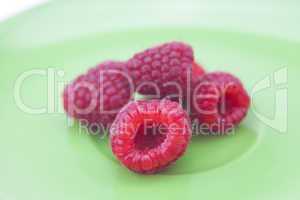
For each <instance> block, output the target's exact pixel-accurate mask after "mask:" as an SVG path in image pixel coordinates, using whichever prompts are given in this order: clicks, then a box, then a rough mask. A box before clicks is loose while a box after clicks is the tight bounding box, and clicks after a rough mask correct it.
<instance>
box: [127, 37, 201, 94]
mask: <svg viewBox="0 0 300 200" xmlns="http://www.w3.org/2000/svg"><path fill="white" fill-rule="evenodd" d="M193 63H194V55H193V49H192V48H191V47H190V46H189V45H187V44H184V43H181V42H170V43H165V44H162V45H160V46H157V47H153V48H150V49H147V50H145V51H143V52H141V53H138V54H136V55H134V56H133V58H131V59H130V60H129V61H128V63H127V68H128V71H129V74H130V75H131V77H132V78H133V81H134V83H135V86H136V88H137V91H138V92H139V93H141V94H144V95H156V97H158V98H163V97H166V96H172V97H178V96H179V97H184V96H185V95H186V89H187V81H188V73H189V72H190V70H191V69H192V66H193ZM198 72H200V71H199V70H198ZM198 72H197V73H198Z"/></svg>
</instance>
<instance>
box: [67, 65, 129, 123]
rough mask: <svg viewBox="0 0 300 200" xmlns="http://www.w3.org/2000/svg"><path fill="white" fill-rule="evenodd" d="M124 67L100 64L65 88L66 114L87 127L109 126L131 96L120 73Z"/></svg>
mask: <svg viewBox="0 0 300 200" xmlns="http://www.w3.org/2000/svg"><path fill="white" fill-rule="evenodd" d="M124 65H125V64H124V63H121V62H113V61H108V62H104V63H101V64H99V65H98V66H96V67H94V68H92V69H90V70H89V71H88V72H87V73H86V74H83V75H80V76H79V77H77V78H76V79H75V80H74V81H73V82H72V83H71V84H69V85H67V86H66V88H65V90H64V93H63V102H64V109H65V111H66V112H67V114H68V115H69V116H71V117H73V118H75V119H78V120H86V121H87V123H88V124H90V125H98V126H99V125H101V127H100V128H106V127H109V125H110V124H111V123H112V122H113V120H114V118H115V116H116V114H117V113H118V111H119V110H120V109H121V108H122V107H123V106H124V105H126V104H127V103H128V101H129V100H130V98H131V94H132V91H131V90H130V84H129V81H128V80H129V79H128V78H127V77H126V74H124V73H123V70H124Z"/></svg>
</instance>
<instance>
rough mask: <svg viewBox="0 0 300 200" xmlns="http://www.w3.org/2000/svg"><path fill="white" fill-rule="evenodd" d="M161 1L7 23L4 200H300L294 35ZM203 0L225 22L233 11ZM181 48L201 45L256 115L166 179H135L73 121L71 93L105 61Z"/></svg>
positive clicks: (59, 9)
mask: <svg viewBox="0 0 300 200" xmlns="http://www.w3.org/2000/svg"><path fill="white" fill-rule="evenodd" d="M172 2H173V1H172ZM183 2H185V3H183ZM156 3H158V1H157V2H156ZM156 3H155V2H152V3H150V2H148V3H146V2H133V1H131V0H125V1H122V2H120V3H118V2H116V1H110V2H105V1H89V4H87V3H84V2H83V1H82V2H79V1H76V2H72V3H70V2H68V1H57V2H53V3H50V4H47V5H44V6H41V7H39V8H36V9H34V10H32V11H29V12H26V13H23V14H22V15H20V16H17V17H15V18H13V19H10V20H8V21H6V22H4V23H2V24H1V25H0V66H1V67H0V96H1V98H0V105H1V107H0V110H1V111H0V125H1V137H0V199H1V200H2V199H3V200H15V199H23V200H35V199H36V200H40V199H43V200H53V199H72V200H75V199H78V200H79V199H80V200H81V199H89V200H93V199H95V200H96V199H107V200H111V199H151V200H153V199H180V200H182V199H209V200H214V199H234V200H236V199H237V200H239V199H241V200H242V199H243V200H248V199H249V200H252V199H272V200H279V199H299V198H300V190H299V188H300V173H299V168H300V160H299V141H300V134H299V131H298V126H297V120H298V119H299V118H298V116H299V115H300V112H299V106H300V105H299V99H298V98H299V85H300V80H299V75H300V73H299V72H300V69H299V65H300V60H299V52H300V45H299V43H298V42H295V41H293V40H292V39H278V38H288V37H287V36H288V35H292V34H286V35H285V34H284V33H292V31H290V32H289V30H287V31H282V32H275V33H274V37H272V36H271V34H267V32H268V31H266V30H267V29H266V27H265V26H263V22H262V21H260V20H257V18H256V17H255V16H254V18H253V20H250V21H251V22H252V23H257V25H253V27H252V29H253V33H249V32H248V33H245V32H241V31H239V30H241V29H242V28H243V27H247V24H245V23H244V21H243V20H241V19H239V20H237V19H233V18H230V17H228V15H224V17H222V16H219V15H217V14H215V15H214V14H212V13H213V12H206V13H205V12H204V13H203V12H201V11H203V7H201V5H203V4H200V3H199V2H198V1H181V2H177V3H172V4H170V2H167V1H165V2H162V3H161V4H156ZM202 3H206V4H205V5H206V7H205V6H204V8H207V10H209V11H211V10H210V8H214V7H213V5H218V7H217V10H218V12H221V11H222V9H224V10H225V11H224V12H221V13H223V14H224V13H229V11H230V9H231V10H234V9H235V8H233V7H230V6H229V7H226V6H223V7H220V4H212V3H210V2H208V1H207V2H202ZM253 4H254V3H253ZM239 5H240V6H241V4H240V3H239ZM252 8H253V7H249V10H251V9H252ZM276 8H277V7H276ZM292 8H294V6H291V9H292ZM197 9H198V11H199V12H197ZM236 9H239V7H236ZM204 10H205V9H204ZM189 11H191V12H189ZM274 12H275V11H274ZM238 13H239V14H240V16H245V15H244V13H243V12H242V11H241V12H235V14H237V15H238ZM260 14H261V13H260ZM205 16H208V18H205ZM213 16H214V17H213ZM202 18H204V19H203V20H201V19H202ZM274 19H276V18H274ZM220 20H221V21H220ZM232 21H233V22H234V25H236V26H235V27H233V26H231V25H232V24H230V22H232ZM248 22H249V21H248ZM276 23H277V22H276ZM278 23H280V21H279V22H278ZM220 24H223V25H224V26H226V27H228V30H227V29H224V27H223V29H222V26H220ZM287 26H288V25H286V27H287ZM209 27H214V28H209ZM230 27H231V28H233V29H232V30H237V31H229V30H231V29H229V28H230ZM249 27H250V28H251V26H249ZM272 27H273V26H272V25H270V26H269V28H270V30H271V32H272ZM286 27H285V28H286ZM273 28H274V27H273ZM293 28H294V27H293ZM243 30H247V29H243ZM257 30H262V32H264V34H262V35H264V36H260V35H259V34H255V33H254V32H256V33H257V32H259V31H257ZM295 31H296V30H295ZM251 32H252V31H251ZM267 35H268V36H267ZM171 40H180V41H185V42H188V43H190V44H192V45H193V47H194V49H195V56H196V58H197V60H198V62H200V63H202V64H203V65H204V66H205V68H206V69H207V70H208V71H213V70H224V71H229V72H233V73H234V74H236V75H237V76H239V77H240V78H241V79H242V81H243V82H244V83H245V86H246V88H247V90H248V91H249V93H250V94H251V96H252V105H251V109H250V112H249V115H248V116H247V118H246V120H245V121H244V122H243V123H242V124H241V126H240V127H239V128H238V129H237V130H236V132H235V133H234V134H232V135H231V136H228V137H194V138H193V140H192V143H191V145H190V146H189V148H188V150H187V153H186V154H185V155H184V157H182V159H180V160H179V161H178V162H177V163H176V164H175V165H173V166H171V167H170V168H169V169H168V170H166V171H165V172H163V173H161V174H157V175H151V176H143V175H138V174H134V173H131V172H129V171H127V170H126V169H125V168H123V167H122V166H120V165H119V163H118V162H117V161H116V160H115V159H114V157H113V156H112V153H111V151H110V148H109V146H108V143H107V139H101V138H99V136H91V135H88V134H87V132H85V130H82V129H81V128H80V127H78V125H76V124H72V123H71V122H69V121H68V120H67V118H66V116H65V114H64V113H63V110H62V106H61V91H62V88H63V86H64V84H65V83H66V82H67V81H69V80H71V79H73V78H74V77H75V76H76V75H78V74H79V73H82V72H84V71H85V70H86V69H87V68H88V67H89V66H93V65H94V64H96V63H97V62H100V61H103V60H107V59H112V58H113V59H117V60H125V59H127V58H128V57H130V56H131V55H132V54H133V53H135V52H137V51H139V50H142V49H144V48H147V47H149V46H153V45H154V44H158V43H162V42H167V41H171Z"/></svg>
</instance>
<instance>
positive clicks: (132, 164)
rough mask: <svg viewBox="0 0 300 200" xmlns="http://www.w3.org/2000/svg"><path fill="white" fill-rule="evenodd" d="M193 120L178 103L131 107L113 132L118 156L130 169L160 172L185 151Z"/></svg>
mask: <svg viewBox="0 0 300 200" xmlns="http://www.w3.org/2000/svg"><path fill="white" fill-rule="evenodd" d="M190 138H191V127H190V121H189V118H188V116H187V114H186V112H185V111H184V110H183V109H182V108H181V106H180V105H179V104H178V103H177V102H173V101H169V100H161V101H160V100H140V101H135V102H131V103H129V104H127V105H126V106H125V107H124V108H123V109H122V110H121V111H120V113H119V114H118V115H117V118H116V120H115V121H114V123H113V125H112V127H111V129H110V141H111V147H112V151H113V153H114V155H115V156H116V157H117V159H118V160H119V161H120V162H121V163H122V164H123V165H125V166H126V167H127V168H128V169H130V170H132V171H134V172H137V173H144V174H151V173H157V172H159V171H161V170H163V169H165V168H166V167H167V166H169V165H170V164H171V163H173V162H174V161H176V160H177V159H178V158H179V157H180V156H182V155H183V153H184V152H185V150H186V148H187V146H188V144H189V141H190Z"/></svg>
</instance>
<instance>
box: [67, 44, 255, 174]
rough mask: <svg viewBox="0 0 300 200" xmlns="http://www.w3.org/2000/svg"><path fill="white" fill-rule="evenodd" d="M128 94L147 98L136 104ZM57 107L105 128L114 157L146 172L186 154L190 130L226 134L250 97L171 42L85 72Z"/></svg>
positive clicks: (236, 81)
mask: <svg viewBox="0 0 300 200" xmlns="http://www.w3.org/2000/svg"><path fill="white" fill-rule="evenodd" d="M134 93H140V94H142V95H144V96H145V97H146V98H145V99H144V100H136V101H134V100H133V96H134ZM63 103H64V109H65V111H66V113H67V114H68V115H69V116H70V117H72V118H75V119H77V120H85V121H86V122H87V123H88V124H89V125H93V124H96V125H101V126H102V127H104V128H109V132H110V144H111V148H112V152H113V154H114V155H115V156H116V158H117V159H118V160H119V161H120V162H121V163H122V164H123V165H124V166H125V167H127V168H128V169H130V170H132V171H134V172H137V173H143V174H149V173H157V172H159V171H161V170H163V169H165V168H166V167H168V166H169V165H170V164H172V163H173V162H175V161H176V160H177V159H178V158H180V157H181V156H182V155H183V154H184V152H185V150H186V148H187V147H188V144H189V142H190V139H191V136H192V125H193V127H194V125H195V124H196V125H198V126H200V127H202V128H201V130H200V132H204V133H209V134H214V133H218V134H228V133H230V131H232V130H233V129H234V128H235V127H236V126H238V125H239V124H240V123H241V121H242V120H243V119H244V118H245V116H246V115H247V111H248V109H249V105H250V98H249V96H248V94H247V91H246V90H245V88H244V87H243V84H242V83H241V81H240V80H239V79H238V78H237V77H235V76H233V75H232V74H229V73H226V72H205V71H204V69H203V67H202V66H201V65H200V64H198V63H197V62H196V61H195V59H194V53H193V49H192V47H191V46H190V45H188V44H185V43H182V42H170V43H165V44H162V45H159V46H156V47H152V48H149V49H147V50H145V51H142V52H140V53H137V54H135V55H134V56H133V57H132V58H130V59H129V60H127V61H124V62H116V61H107V62H104V63H101V64H99V65H98V66H96V67H94V68H91V69H90V70H89V71H88V72H86V73H85V74H82V75H80V76H78V77H77V78H76V79H75V80H74V81H72V82H71V83H70V84H68V85H67V86H66V88H65V90H64V92H63ZM181 103H182V104H183V105H184V108H185V109H186V110H185V109H184V108H183V107H182V105H181ZM187 111H190V112H187ZM193 131H195V130H193ZM197 131H199V130H197Z"/></svg>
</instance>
